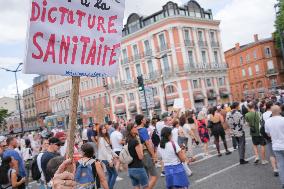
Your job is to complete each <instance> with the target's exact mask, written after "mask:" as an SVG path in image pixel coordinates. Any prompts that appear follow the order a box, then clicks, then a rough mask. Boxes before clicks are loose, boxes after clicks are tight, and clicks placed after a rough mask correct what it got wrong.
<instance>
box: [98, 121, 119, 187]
mask: <svg viewBox="0 0 284 189" xmlns="http://www.w3.org/2000/svg"><path fill="white" fill-rule="evenodd" d="M117 158H118V155H117V154H116V153H114V152H113V150H112V148H111V141H110V137H109V134H108V131H107V128H106V126H105V125H101V126H100V128H99V138H98V159H99V160H100V161H102V162H103V163H104V164H105V166H106V169H107V174H108V186H109V188H110V189H113V187H114V185H115V181H116V178H117V176H118V174H117V171H116V169H115V165H114V161H115V159H117Z"/></svg>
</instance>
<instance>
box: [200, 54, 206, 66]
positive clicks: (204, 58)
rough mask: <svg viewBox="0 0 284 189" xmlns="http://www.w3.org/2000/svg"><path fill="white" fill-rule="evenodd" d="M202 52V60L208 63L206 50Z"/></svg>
mask: <svg viewBox="0 0 284 189" xmlns="http://www.w3.org/2000/svg"><path fill="white" fill-rule="evenodd" d="M201 54H202V62H203V64H206V63H207V57H206V56H207V55H206V51H202V52H201Z"/></svg>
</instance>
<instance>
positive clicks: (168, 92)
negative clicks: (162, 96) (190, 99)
mask: <svg viewBox="0 0 284 189" xmlns="http://www.w3.org/2000/svg"><path fill="white" fill-rule="evenodd" d="M175 92H176V90H175V87H174V86H172V85H169V86H167V88H166V93H167V94H173V93H175Z"/></svg>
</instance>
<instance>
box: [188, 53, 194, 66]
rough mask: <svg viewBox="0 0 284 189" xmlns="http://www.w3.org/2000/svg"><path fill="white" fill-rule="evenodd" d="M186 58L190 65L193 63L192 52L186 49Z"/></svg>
mask: <svg viewBox="0 0 284 189" xmlns="http://www.w3.org/2000/svg"><path fill="white" fill-rule="evenodd" d="M188 60H189V64H190V65H194V60H193V52H192V51H188Z"/></svg>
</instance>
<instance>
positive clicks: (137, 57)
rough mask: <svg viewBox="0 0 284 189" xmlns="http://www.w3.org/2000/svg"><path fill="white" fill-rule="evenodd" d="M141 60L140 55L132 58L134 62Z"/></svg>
mask: <svg viewBox="0 0 284 189" xmlns="http://www.w3.org/2000/svg"><path fill="white" fill-rule="evenodd" d="M140 59H141V55H140V54H135V55H134V57H133V60H134V61H137V60H140Z"/></svg>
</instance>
